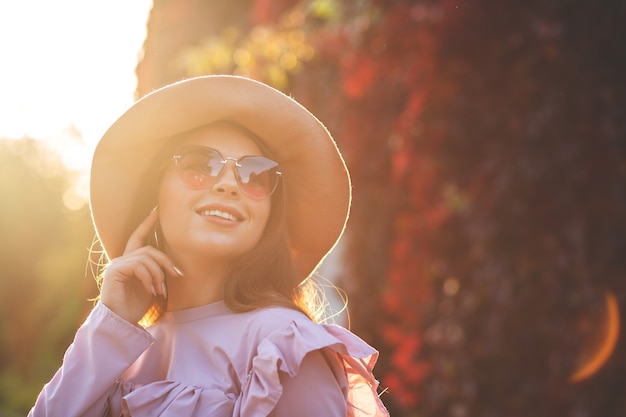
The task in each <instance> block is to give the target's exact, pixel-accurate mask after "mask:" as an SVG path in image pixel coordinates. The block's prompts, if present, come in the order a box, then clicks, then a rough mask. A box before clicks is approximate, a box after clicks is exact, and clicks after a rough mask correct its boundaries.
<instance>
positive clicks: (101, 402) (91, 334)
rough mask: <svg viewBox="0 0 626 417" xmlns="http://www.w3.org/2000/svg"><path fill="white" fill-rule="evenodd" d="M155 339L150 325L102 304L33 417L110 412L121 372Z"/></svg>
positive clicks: (46, 388)
mask: <svg viewBox="0 0 626 417" xmlns="http://www.w3.org/2000/svg"><path fill="white" fill-rule="evenodd" d="M151 343H152V336H150V334H149V333H148V332H147V331H145V330H144V329H142V328H140V327H138V326H135V325H133V324H131V323H129V322H128V321H126V320H124V319H122V318H121V317H119V316H117V315H116V314H115V313H113V312H112V311H111V310H109V309H108V308H107V307H106V306H105V305H104V304H102V303H98V304H97V305H96V307H95V308H94V309H93V311H92V312H91V314H90V315H89V317H88V318H87V320H86V321H85V323H83V325H82V326H81V327H80V329H79V330H78V332H77V333H76V336H75V338H74V342H73V343H72V345H71V346H70V347H69V348H68V349H67V351H66V352H65V356H64V358H63V364H62V366H61V368H60V369H59V370H58V371H57V373H56V374H55V375H54V377H53V378H52V380H50V382H48V383H47V384H46V385H45V386H44V388H43V390H42V391H41V393H40V394H39V397H38V398H37V401H36V403H35V405H34V406H33V408H32V409H31V410H30V413H29V414H28V415H29V417H44V416H61V415H62V416H66V417H74V416H75V417H78V416H85V417H86V416H98V417H101V416H103V415H105V412H106V409H107V399H108V397H109V395H110V394H111V393H112V392H113V390H114V389H115V385H116V380H117V379H118V378H119V376H120V375H121V374H122V373H123V372H124V371H125V370H126V369H127V368H128V367H129V366H130V365H131V364H132V363H133V362H135V361H136V360H137V358H138V357H139V356H140V355H141V353H142V352H143V351H145V350H146V349H147V348H148V347H149V346H150V344H151Z"/></svg>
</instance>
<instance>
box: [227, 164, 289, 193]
mask: <svg viewBox="0 0 626 417" xmlns="http://www.w3.org/2000/svg"><path fill="white" fill-rule="evenodd" d="M277 168H278V163H277V162H274V161H272V160H271V159H268V158H265V157H263V156H246V157H244V158H242V159H241V160H240V161H239V166H238V167H237V171H238V173H239V181H240V185H241V188H242V190H243V191H244V192H245V193H246V194H248V195H249V196H250V197H252V198H263V197H267V196H268V195H270V194H272V193H273V192H274V189H275V188H276V185H277V184H278V178H279V174H278V173H277V171H276V170H277Z"/></svg>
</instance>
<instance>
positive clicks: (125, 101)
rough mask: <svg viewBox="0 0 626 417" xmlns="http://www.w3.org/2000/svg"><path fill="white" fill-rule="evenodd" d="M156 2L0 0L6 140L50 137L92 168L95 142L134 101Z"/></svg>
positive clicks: (0, 106)
mask: <svg viewBox="0 0 626 417" xmlns="http://www.w3.org/2000/svg"><path fill="white" fill-rule="evenodd" d="M151 6H152V0H99V1H98V0H13V1H11V0H0V137H2V138H7V137H8V138H21V137H23V136H26V135H27V136H31V137H34V138H36V139H42V140H45V141H46V143H47V144H49V145H51V146H52V147H54V148H57V149H63V150H64V152H63V161H64V164H65V165H66V166H68V168H71V169H75V170H85V171H86V170H87V169H88V165H89V159H90V154H91V151H92V149H93V146H94V145H95V142H96V141H97V140H98V138H99V137H100V135H101V134H102V133H103V132H104V130H105V129H106V128H107V127H108V126H109V125H110V124H111V123H112V122H113V120H115V119H116V118H117V116H119V115H120V114H121V113H122V112H123V111H124V110H125V109H126V108H127V107H128V106H129V105H130V104H131V103H132V102H133V97H134V96H133V93H134V91H135V87H136V83H137V79H136V76H135V72H134V70H135V66H136V65H137V61H138V58H139V56H140V53H141V48H142V44H143V41H144V39H145V36H146V22H147V19H148V14H149V12H150V8H151ZM72 131H73V132H74V133H72ZM80 138H82V139H83V140H82V141H81V140H80Z"/></svg>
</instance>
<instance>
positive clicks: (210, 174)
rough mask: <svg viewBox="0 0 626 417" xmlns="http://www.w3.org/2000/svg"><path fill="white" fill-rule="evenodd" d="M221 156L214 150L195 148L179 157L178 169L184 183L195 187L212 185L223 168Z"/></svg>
mask: <svg viewBox="0 0 626 417" xmlns="http://www.w3.org/2000/svg"><path fill="white" fill-rule="evenodd" d="M221 160H222V158H221V156H220V154H219V153H217V152H216V151H214V150H211V149H207V150H194V151H189V152H186V153H183V154H181V155H180V157H179V158H178V162H177V168H178V169H177V170H178V175H179V177H180V179H181V180H182V181H183V183H184V184H185V185H186V186H187V187H189V188H193V189H201V188H206V187H209V186H211V184H213V183H214V182H215V179H216V178H217V177H218V176H219V174H220V170H221V169H222V163H221Z"/></svg>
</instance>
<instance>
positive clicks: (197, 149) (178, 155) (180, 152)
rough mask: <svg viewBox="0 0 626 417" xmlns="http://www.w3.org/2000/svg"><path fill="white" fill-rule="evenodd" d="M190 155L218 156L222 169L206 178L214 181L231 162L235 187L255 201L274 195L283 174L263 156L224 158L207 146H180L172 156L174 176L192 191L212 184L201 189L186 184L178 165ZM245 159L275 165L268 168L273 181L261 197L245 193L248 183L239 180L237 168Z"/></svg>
mask: <svg viewBox="0 0 626 417" xmlns="http://www.w3.org/2000/svg"><path fill="white" fill-rule="evenodd" d="M190 153H199V154H204V155H210V154H211V153H215V154H216V155H218V156H219V160H218V161H219V163H220V164H221V165H222V167H221V168H220V170H219V172H218V173H217V175H215V176H213V175H208V177H210V178H213V179H214V180H217V179H218V178H220V177H221V176H222V175H223V173H224V169H225V168H226V165H227V164H228V161H232V162H234V164H235V168H234V170H233V171H234V173H235V179H236V181H237V186H239V189H240V190H241V192H242V193H244V194H245V195H247V196H248V197H250V198H252V199H255V200H261V199H264V198H267V197H269V196H271V195H272V194H274V192H275V191H276V188H278V183H279V182H280V179H281V178H282V175H283V173H282V172H281V171H279V170H278V167H279V165H278V162H276V161H274V160H273V159H270V158H268V157H266V156H263V155H244V156H242V157H240V158H233V157H224V155H222V153H221V152H220V151H218V150H217V149H215V148H211V147H209V146H203V145H182V146H179V147H178V148H177V149H176V152H175V153H174V155H172V160H173V161H174V166H175V168H176V174H177V175H178V178H179V179H180V181H181V182H182V183H183V184H184V185H185V186H186V187H188V188H191V189H194V190H201V189H205V188H209V187H211V186H212V185H213V184H211V183H209V182H208V183H207V185H206V186H202V187H193V186H190V185H189V183H188V182H186V181H185V180H184V176H183V173H182V171H183V170H184V168H183V167H181V166H180V165H179V162H180V160H181V159H182V158H183V157H184V156H185V155H187V154H190ZM246 158H262V159H266V160H268V161H270V162H272V163H273V164H275V166H274V167H272V168H270V171H271V172H273V173H274V174H275V181H274V184H273V186H271V187H270V190H269V192H268V193H267V194H263V195H261V196H257V195H254V194H252V193H250V192H249V191H247V187H248V186H249V185H250V183H249V182H248V183H245V182H243V180H242V179H241V174H240V172H239V168H241V167H242V166H243V165H242V163H241V162H242V161H243V160H244V159H246Z"/></svg>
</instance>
